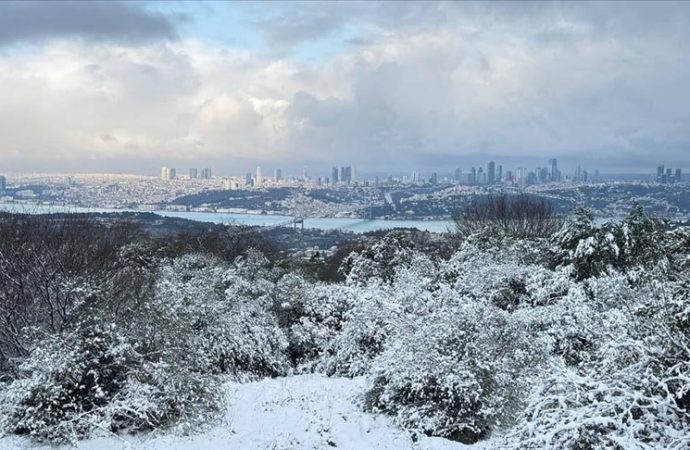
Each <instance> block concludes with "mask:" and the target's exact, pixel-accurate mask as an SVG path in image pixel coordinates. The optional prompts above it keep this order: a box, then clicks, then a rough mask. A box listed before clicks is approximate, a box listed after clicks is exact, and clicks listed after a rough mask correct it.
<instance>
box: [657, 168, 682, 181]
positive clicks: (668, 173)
mask: <svg viewBox="0 0 690 450" xmlns="http://www.w3.org/2000/svg"><path fill="white" fill-rule="evenodd" d="M682 175H683V174H682V171H681V170H680V169H676V170H675V172H674V170H673V169H672V168H670V167H668V168H664V165H663V164H661V165H659V166H658V167H657V168H656V181H657V183H664V184H666V183H680V181H681V178H682Z"/></svg>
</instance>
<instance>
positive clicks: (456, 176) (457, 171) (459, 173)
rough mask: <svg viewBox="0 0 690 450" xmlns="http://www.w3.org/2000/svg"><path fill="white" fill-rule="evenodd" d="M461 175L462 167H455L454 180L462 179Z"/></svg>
mask: <svg viewBox="0 0 690 450" xmlns="http://www.w3.org/2000/svg"><path fill="white" fill-rule="evenodd" d="M461 177H462V170H460V168H457V169H455V172H454V173H453V180H454V181H460V178H461Z"/></svg>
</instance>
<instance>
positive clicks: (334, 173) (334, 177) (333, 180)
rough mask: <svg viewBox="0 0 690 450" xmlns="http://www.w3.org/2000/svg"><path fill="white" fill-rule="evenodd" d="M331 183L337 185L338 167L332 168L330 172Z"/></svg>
mask: <svg viewBox="0 0 690 450" xmlns="http://www.w3.org/2000/svg"><path fill="white" fill-rule="evenodd" d="M331 183H333V184H338V166H333V169H332V170H331Z"/></svg>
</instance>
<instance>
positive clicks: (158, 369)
mask: <svg viewBox="0 0 690 450" xmlns="http://www.w3.org/2000/svg"><path fill="white" fill-rule="evenodd" d="M123 331H124V330H122V329H120V328H118V327H116V326H115V325H112V324H102V323H98V322H90V323H83V324H81V325H80V326H79V327H78V328H77V329H76V330H75V331H71V332H65V333H63V334H60V335H57V336H52V337H50V338H48V339H46V340H45V341H44V342H42V343H41V344H39V345H38V346H37V347H36V348H35V349H34V350H33V352H32V353H31V355H30V356H29V358H28V359H27V360H26V361H25V362H24V363H23V364H22V365H21V367H20V369H21V372H20V377H19V378H17V379H16V380H14V381H13V382H12V383H11V384H10V385H9V386H7V387H6V388H5V389H4V390H2V391H0V432H5V433H16V434H26V435H29V436H31V437H32V438H35V439H38V440H49V441H71V442H74V441H75V440H77V439H79V438H82V437H84V436H87V435H89V434H90V433H91V432H93V431H95V430H100V431H105V432H118V431H138V430H144V429H152V428H156V427H161V426H167V425H171V424H179V425H187V426H195V425H202V424H203V423H204V422H206V421H207V420H209V419H210V418H211V417H212V416H213V415H214V414H215V413H216V412H217V411H219V409H220V407H221V404H222V402H221V397H220V394H219V391H218V382H217V380H216V378H214V377H212V376H209V375H205V374H203V373H198V372H192V371H190V370H189V368H188V367H186V365H185V364H184V362H183V361H182V360H180V359H178V358H166V357H165V356H166V355H165V354H164V353H163V354H147V353H146V349H144V348H143V347H142V346H141V344H140V343H137V342H134V341H133V340H132V339H130V338H128V337H126V335H125V334H124V333H123Z"/></svg>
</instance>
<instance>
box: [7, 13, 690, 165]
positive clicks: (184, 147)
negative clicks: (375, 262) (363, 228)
mask: <svg viewBox="0 0 690 450" xmlns="http://www.w3.org/2000/svg"><path fill="white" fill-rule="evenodd" d="M329 5H331V4H312V3H304V4H289V5H280V6H279V8H278V9H277V10H275V11H272V12H271V13H270V16H268V17H263V21H260V22H257V23H260V24H261V27H262V30H263V31H264V32H265V37H266V39H267V42H271V43H272V44H269V45H275V46H276V47H277V48H278V50H281V51H277V52H276V51H273V52H271V51H264V50H266V49H265V48H260V49H258V50H257V49H253V50H247V49H236V48H232V47H227V46H222V45H214V44H212V43H208V42H200V41H187V40H184V39H182V40H177V41H175V42H153V43H148V45H135V46H129V47H127V46H120V45H117V46H112V45H108V43H107V42H106V43H104V45H98V46H94V45H91V43H90V42H80V41H70V42H67V43H63V42H61V43H57V44H55V45H51V44H50V43H48V44H46V45H45V47H43V48H39V49H37V51H34V52H30V53H28V54H18V52H14V53H13V54H8V55H5V56H4V57H3V56H2V55H0V85H2V86H4V87H5V88H4V89H2V90H0V104H2V105H3V108H0V156H1V157H3V158H0V159H2V160H3V163H5V164H6V165H7V167H24V166H32V167H33V165H34V164H36V163H39V164H42V165H43V166H44V167H45V166H50V167H56V168H58V167H72V166H73V165H78V164H77V163H75V161H80V162H84V164H86V165H87V166H88V167H89V170H110V169H111V168H112V167H116V166H115V165H113V164H114V163H113V164H111V162H114V161H117V162H118V163H117V164H118V165H117V167H123V168H124V169H121V170H128V169H127V167H131V169H129V170H137V169H139V168H142V167H146V170H152V169H155V166H156V165H160V164H163V163H167V164H178V163H179V164H180V165H181V167H184V166H186V165H194V164H201V163H202V162H203V161H206V162H208V163H211V162H217V163H218V164H219V166H216V167H218V168H219V170H220V171H222V170H227V171H228V172H229V173H233V174H235V173H241V172H242V171H244V170H245V169H246V168H247V167H251V166H252V165H255V164H257V163H261V164H262V165H264V166H266V167H267V168H268V167H269V166H271V165H273V164H275V165H281V166H283V167H288V166H293V167H299V166H301V165H303V164H307V165H309V166H310V167H311V168H317V167H327V166H329V165H331V164H341V163H352V164H355V165H358V166H359V167H360V168H362V167H367V168H370V169H372V170H373V169H375V168H377V167H379V168H386V169H397V170H399V169H403V168H407V169H411V168H414V169H425V168H431V167H433V168H439V169H443V168H450V167H457V166H461V167H467V166H469V165H476V164H479V163H485V162H486V161H487V160H488V159H495V160H496V161H497V162H500V163H504V164H505V165H506V169H508V168H514V167H515V166H518V165H519V166H522V165H525V166H528V167H534V166H535V165H537V164H543V163H544V161H546V160H547V159H548V158H550V157H557V158H559V160H561V161H568V162H569V163H571V164H578V163H582V164H584V165H588V166H589V167H590V168H592V167H595V166H596V167H598V168H600V169H602V170H606V169H609V168H615V169H625V170H640V169H643V168H649V167H653V166H654V164H656V163H657V162H661V161H663V162H665V163H667V164H672V165H675V166H683V167H685V168H690V167H688V165H689V164H690V161H689V160H688V154H689V152H690V131H689V130H690V109H688V107H687V105H688V104H690V89H688V88H687V80H688V79H690V39H686V37H687V35H688V32H689V30H690V4H687V3H686V4H675V3H664V4H662V5H656V4H654V5H650V4H643V3H626V4H623V3H574V2H573V3H570V2H566V3H548V4H544V3H515V2H506V3H494V2H489V3H433V4H428V3H406V2H405V3H402V2H401V3H370V2H366V3H337V4H335V6H333V7H332V9H331V8H330V6H329ZM127 7H129V6H127ZM225 7H232V5H228V6H225ZM243 7H245V6H243ZM253 7H256V5H253ZM288 8H295V9H298V10H299V11H297V12H292V11H289V10H288ZM353 27H355V28H357V27H359V28H357V30H358V31H357V32H356V33H353V32H352V30H353ZM343 30H348V33H345V32H343ZM333 36H338V37H342V38H343V41H344V43H345V44H346V45H342V46H339V45H337V44H336V45H334V49H333V51H332V52H329V53H328V54H329V55H333V56H328V57H324V58H321V59H319V60H317V61H309V62H305V61H303V60H300V59H299V58H292V57H291V56H290V52H289V50H290V49H292V48H296V47H298V46H299V45H301V44H302V43H310V42H314V41H315V40H319V39H326V38H330V37H333ZM348 42H349V44H348ZM281 45H283V47H281ZM329 45H330V42H329ZM26 74H31V76H26ZM128 162H129V166H128ZM22 164H23V165H24V166H22ZM243 165H244V166H243Z"/></svg>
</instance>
